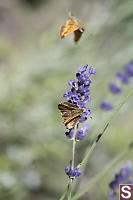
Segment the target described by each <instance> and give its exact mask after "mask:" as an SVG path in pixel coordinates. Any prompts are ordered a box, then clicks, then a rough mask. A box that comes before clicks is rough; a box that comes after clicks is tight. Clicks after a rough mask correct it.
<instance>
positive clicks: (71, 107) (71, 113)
mask: <svg viewBox="0 0 133 200" xmlns="http://www.w3.org/2000/svg"><path fill="white" fill-rule="evenodd" d="M58 108H59V110H60V111H61V113H62V117H63V118H64V124H65V126H66V128H67V129H71V128H73V127H74V126H75V125H76V123H77V122H78V120H79V119H80V117H81V115H82V114H83V113H84V112H85V109H84V108H79V107H78V106H77V105H75V104H73V103H69V102H62V103H60V104H59V105H58Z"/></svg>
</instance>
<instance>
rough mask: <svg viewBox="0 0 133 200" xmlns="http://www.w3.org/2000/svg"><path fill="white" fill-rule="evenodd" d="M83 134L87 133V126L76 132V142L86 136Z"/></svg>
mask: <svg viewBox="0 0 133 200" xmlns="http://www.w3.org/2000/svg"><path fill="white" fill-rule="evenodd" d="M85 132H89V125H88V124H86V125H84V127H83V128H82V129H81V130H78V131H77V132H76V140H82V139H84V137H85V136H86V134H85Z"/></svg>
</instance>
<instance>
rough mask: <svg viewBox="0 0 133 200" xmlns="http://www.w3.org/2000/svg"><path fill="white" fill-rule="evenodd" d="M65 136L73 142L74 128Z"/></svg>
mask: <svg viewBox="0 0 133 200" xmlns="http://www.w3.org/2000/svg"><path fill="white" fill-rule="evenodd" d="M65 134H66V136H67V137H68V139H70V140H72V139H73V137H74V128H71V129H69V130H68V131H67V132H66V133H65Z"/></svg>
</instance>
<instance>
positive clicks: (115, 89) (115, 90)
mask: <svg viewBox="0 0 133 200" xmlns="http://www.w3.org/2000/svg"><path fill="white" fill-rule="evenodd" d="M109 88H110V90H111V91H112V92H113V93H115V94H119V93H120V92H121V91H122V90H121V88H120V87H119V86H118V85H116V84H115V83H110V84H109Z"/></svg>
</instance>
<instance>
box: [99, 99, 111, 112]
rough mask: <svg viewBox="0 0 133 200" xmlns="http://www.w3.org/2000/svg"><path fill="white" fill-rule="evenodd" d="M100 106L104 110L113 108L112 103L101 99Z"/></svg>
mask: <svg viewBox="0 0 133 200" xmlns="http://www.w3.org/2000/svg"><path fill="white" fill-rule="evenodd" d="M100 106H101V108H102V109H103V110H106V111H109V110H112V109H113V105H112V104H111V103H109V102H106V101H102V102H101V105H100Z"/></svg>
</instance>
